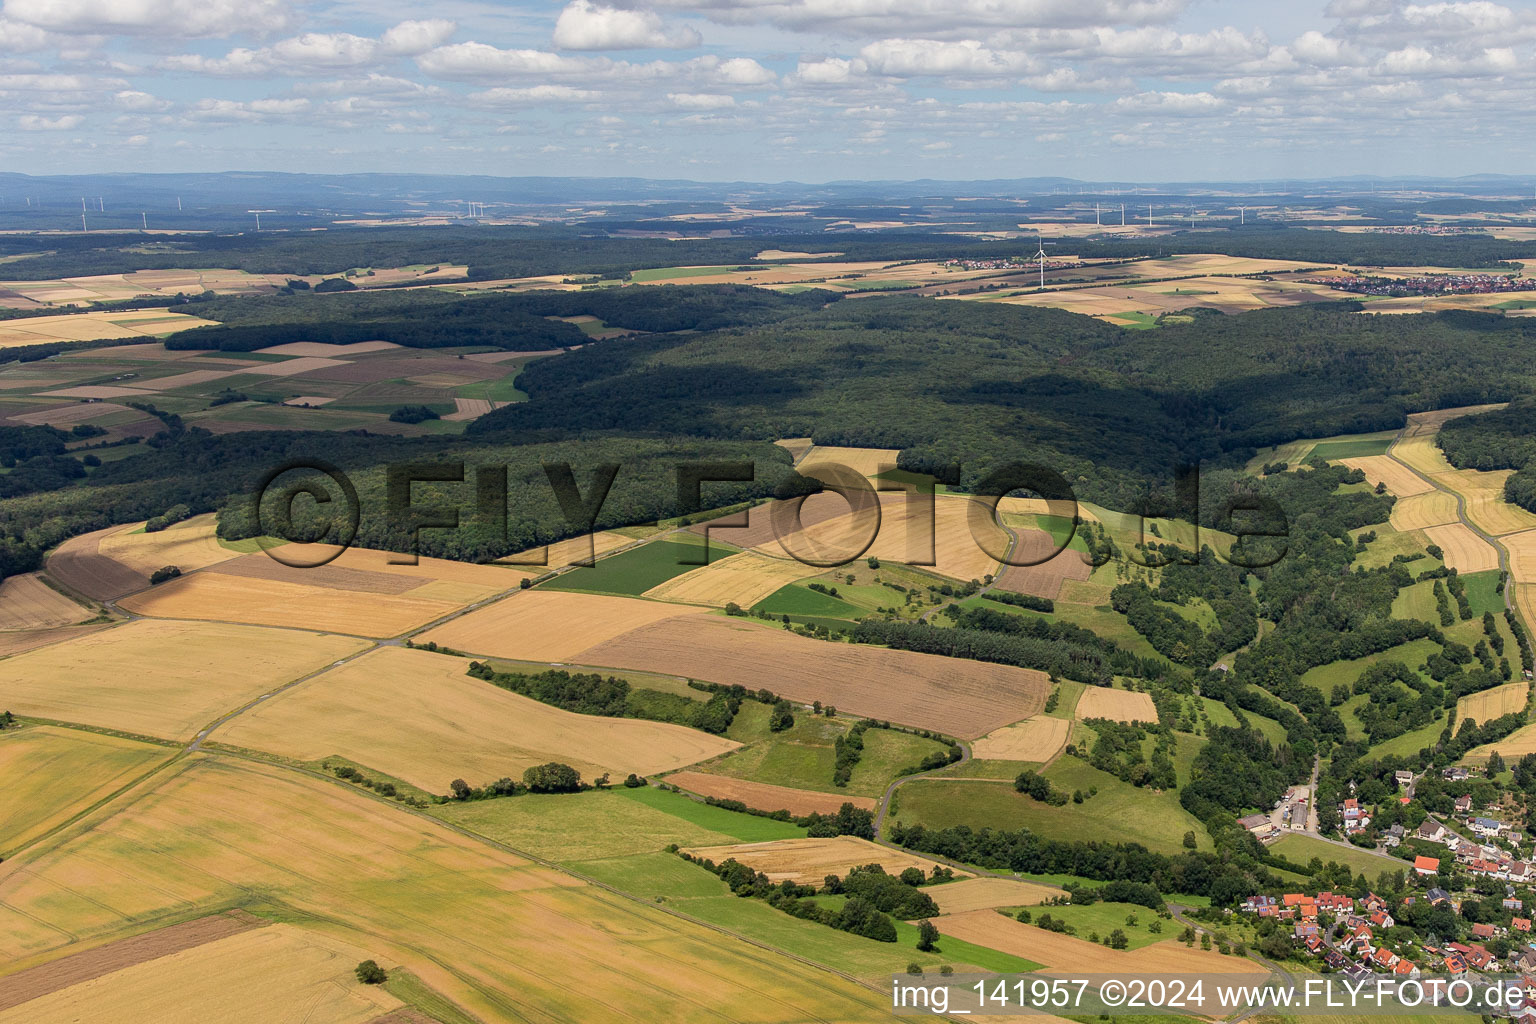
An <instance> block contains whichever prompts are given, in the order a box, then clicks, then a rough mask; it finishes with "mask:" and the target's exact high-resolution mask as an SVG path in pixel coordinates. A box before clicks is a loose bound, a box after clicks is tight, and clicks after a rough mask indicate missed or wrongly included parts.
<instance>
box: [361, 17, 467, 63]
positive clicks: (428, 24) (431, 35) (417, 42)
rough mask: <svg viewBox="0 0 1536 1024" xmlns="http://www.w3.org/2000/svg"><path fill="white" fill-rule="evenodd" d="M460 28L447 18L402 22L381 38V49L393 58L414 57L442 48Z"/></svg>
mask: <svg viewBox="0 0 1536 1024" xmlns="http://www.w3.org/2000/svg"><path fill="white" fill-rule="evenodd" d="M457 29H458V26H457V25H456V24H454V23H453V22H451V21H448V20H447V19H446V18H431V19H429V20H427V21H402V22H401V23H400V24H398V25H396V26H395V27H394V28H392V29H390V30H389V31H388V32H385V33H384V35H382V36H381V37H379V49H380V51H381V52H383V53H387V54H390V55H392V56H394V55H398V56H405V57H414V56H416V55H417V54H421V53H426V52H427V51H428V50H430V49H433V48H434V47H438V46H442V45H443V44H444V43H446V42H447V41H448V39H449V38H450V37H451V36H452V35H453V33H454V32H455V31H457Z"/></svg>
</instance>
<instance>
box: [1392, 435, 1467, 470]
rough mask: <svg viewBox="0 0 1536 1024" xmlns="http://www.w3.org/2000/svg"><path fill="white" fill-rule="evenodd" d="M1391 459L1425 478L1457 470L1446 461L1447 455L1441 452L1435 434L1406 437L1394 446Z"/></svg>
mask: <svg viewBox="0 0 1536 1024" xmlns="http://www.w3.org/2000/svg"><path fill="white" fill-rule="evenodd" d="M1390 457H1391V458H1394V459H1396V460H1397V461H1398V462H1401V463H1403V464H1404V465H1405V466H1407V467H1408V468H1409V469H1416V470H1418V471H1419V472H1420V473H1423V474H1424V475H1425V476H1434V475H1435V474H1437V473H1449V472H1451V471H1452V470H1454V469H1455V468H1456V467H1454V466H1452V465H1451V464H1450V463H1449V462H1447V461H1445V453H1443V452H1442V451H1440V446H1439V445H1437V444H1435V436H1434V434H1433V433H1428V434H1421V435H1417V436H1415V435H1413V434H1408V435H1405V436H1404V437H1403V439H1402V440H1401V441H1399V442H1397V443H1396V444H1394V445H1393V446H1392V452H1391V456H1390Z"/></svg>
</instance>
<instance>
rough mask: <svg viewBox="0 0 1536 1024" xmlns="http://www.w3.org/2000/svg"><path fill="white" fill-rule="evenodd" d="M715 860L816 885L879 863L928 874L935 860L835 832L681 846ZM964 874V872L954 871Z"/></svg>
mask: <svg viewBox="0 0 1536 1024" xmlns="http://www.w3.org/2000/svg"><path fill="white" fill-rule="evenodd" d="M684 852H685V853H690V854H692V855H693V856H695V857H703V858H706V859H708V860H712V861H714V862H715V863H716V864H719V863H721V862H723V861H726V860H735V861H737V862H738V863H741V864H745V865H746V866H747V867H749V868H751V869H752V870H753V871H761V872H762V873H763V874H765V875H767V876H768V877H769V878H771V879H773V880H774V881H775V882H782V881H784V880H785V879H786V878H787V879H789V880H791V881H793V882H796V883H797V884H802V885H803V884H807V883H815V884H816V885H820V884H821V881H822V879H824V878H826V876H828V875H846V874H847V873H848V871H849V869H850V868H856V867H859V866H860V865H863V864H879V865H880V866H881V867H883V868H885V870H886V873H887V874H891V875H899V874H901V872H903V871H905V870H906V869H907V868H921V869H922V872H923V874H925V875H926V874H931V873H932V872H933V869H934V868H935V867H937V866H938V861H934V860H929V859H928V858H927V857H919V856H918V855H916V854H913V853H907V852H906V851H905V850H895V849H892V848H890V847H888V846H877V845H876V844H874V843H872V842H870V841H869V840H868V839H855V838H854V837H853V836H837V837H835V838H832V839H774V840H771V841H770V842H766V843H736V844H734V845H731V846H704V847H697V848H694V849H690V850H685V851H684ZM956 875H958V876H964V875H965V872H963V871H957V872H956Z"/></svg>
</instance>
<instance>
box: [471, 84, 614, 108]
mask: <svg viewBox="0 0 1536 1024" xmlns="http://www.w3.org/2000/svg"><path fill="white" fill-rule="evenodd" d="M601 95H602V94H601V93H598V92H594V91H592V90H590V89H574V88H572V87H571V86H569V85H535V86H530V87H529V88H527V89H506V88H502V89H485V90H482V91H481V92H477V93H472V94H471V95H470V99H472V100H474V101H475V102H476V103H479V104H482V105H484V106H493V107H504V106H516V107H522V106H532V105H535V104H541V103H579V102H582V101H585V100H595V99H597V98H598V97H600V96H601Z"/></svg>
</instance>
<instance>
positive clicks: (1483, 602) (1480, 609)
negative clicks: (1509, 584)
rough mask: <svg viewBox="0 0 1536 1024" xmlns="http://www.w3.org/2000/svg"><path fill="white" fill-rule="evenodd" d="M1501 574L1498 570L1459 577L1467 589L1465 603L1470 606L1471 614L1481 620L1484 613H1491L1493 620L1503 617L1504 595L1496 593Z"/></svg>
mask: <svg viewBox="0 0 1536 1024" xmlns="http://www.w3.org/2000/svg"><path fill="white" fill-rule="evenodd" d="M1502 576H1503V573H1501V572H1500V571H1499V570H1498V569H1489V570H1488V571H1487V572H1474V573H1470V574H1468V575H1465V576H1463V577H1461V582H1462V583H1464V584H1465V585H1466V588H1467V603H1468V604H1470V605H1471V606H1472V614H1473V615H1475V616H1477V617H1478V618H1482V615H1483V613H1484V612H1493V614H1494V617H1495V618H1503V616H1504V595H1503V594H1500V593H1499V592H1498V587H1499V580H1500V578H1502Z"/></svg>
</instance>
